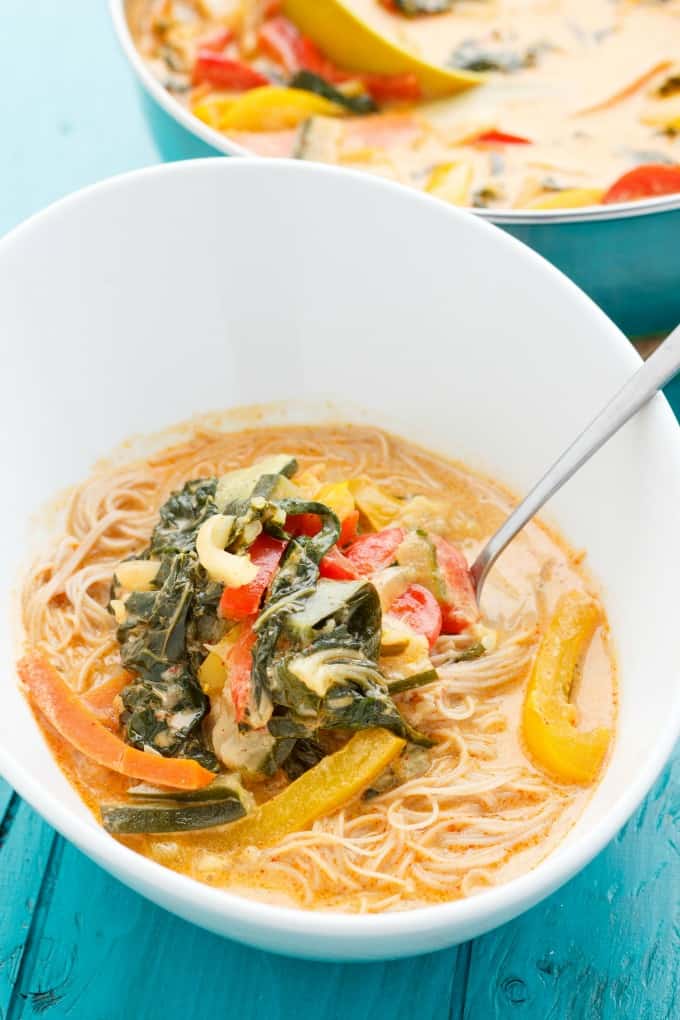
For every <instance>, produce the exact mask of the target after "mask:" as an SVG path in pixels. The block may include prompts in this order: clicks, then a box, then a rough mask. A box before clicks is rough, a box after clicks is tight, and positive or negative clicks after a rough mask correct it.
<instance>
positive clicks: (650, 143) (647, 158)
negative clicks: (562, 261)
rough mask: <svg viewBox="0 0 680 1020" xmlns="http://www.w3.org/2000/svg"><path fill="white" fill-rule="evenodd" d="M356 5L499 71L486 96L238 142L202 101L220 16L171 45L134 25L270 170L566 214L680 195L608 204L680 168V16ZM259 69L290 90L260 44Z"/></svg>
mask: <svg viewBox="0 0 680 1020" xmlns="http://www.w3.org/2000/svg"><path fill="white" fill-rule="evenodd" d="M349 5H350V6H351V7H352V8H353V9H354V10H355V11H356V12H357V13H358V14H360V15H361V17H362V18H363V19H364V20H365V21H366V22H367V23H368V24H370V25H371V26H372V27H374V28H375V29H377V30H378V31H379V32H380V33H381V34H382V35H383V36H385V37H387V38H388V39H390V40H392V41H394V42H396V43H398V44H399V45H401V46H402V47H404V48H406V49H408V50H410V51H411V52H413V53H415V54H417V55H418V56H419V57H422V58H424V59H427V60H428V61H429V62H431V63H434V64H440V65H449V66H451V65H453V66H458V67H461V68H463V69H469V70H473V71H477V70H481V71H485V72H486V73H487V79H486V81H485V82H484V84H482V85H480V86H478V87H476V88H471V89H469V90H468V91H466V92H464V93H458V94H456V95H454V96H452V97H451V98H448V99H444V100H439V101H437V102H419V103H414V102H410V103H409V102H406V103H405V102H403V101H402V102H391V101H390V100H387V101H386V102H383V101H382V100H380V101H379V102H378V106H379V108H380V113H379V114H378V115H375V114H374V115H372V116H370V117H356V116H349V117H348V118H345V119H343V118H342V117H341V118H340V119H338V120H335V119H332V118H330V117H326V116H323V115H321V116H311V118H310V119H304V121H303V123H301V124H300V125H298V126H295V125H293V124H292V123H291V124H290V125H289V129H288V130H285V131H271V130H267V128H268V127H269V126H271V124H270V122H269V121H268V119H267V116H266V115H264V116H263V118H262V120H261V122H260V123H259V124H258V121H257V119H254V120H253V119H250V120H248V121H247V122H246V121H243V122H242V124H241V126H242V127H245V128H246V130H240V127H239V123H240V122H239V118H238V117H236V118H235V119H234V115H233V114H232V115H231V122H230V124H231V126H230V127H229V128H227V127H226V126H225V127H222V125H221V121H220V110H221V109H224V107H220V100H219V96H220V95H221V96H223V97H224V98H226V99H227V100H229V96H230V93H227V92H225V91H224V89H222V90H217V89H216V88H214V87H211V85H210V84H207V83H206V82H201V83H199V84H198V85H197V86H196V85H194V87H193V88H192V87H191V75H190V74H189V73H188V69H190V68H191V66H192V65H193V62H194V59H195V55H196V37H197V35H198V36H199V37H201V38H205V37H206V33H208V34H209V33H210V31H212V30H214V28H215V26H216V24H218V23H221V22H220V21H219V19H217V18H210V17H207V15H206V12H207V11H210V10H211V9H215V10H217V9H218V7H220V5H214V4H211V3H205V4H201V5H200V10H199V12H198V13H197V8H198V7H199V5H196V4H193V3H184V4H182V8H183V11H184V15H183V17H182V19H181V24H178V25H176V26H175V27H170V28H167V27H164V28H163V29H162V31H159V30H158V28H154V27H153V26H154V25H158V19H157V20H156V22H154V20H153V18H150V16H149V5H148V3H143V4H142V5H141V6H138V7H136V9H135V10H136V15H135V17H134V18H133V24H134V25H136V28H137V40H138V45H139V47H140V49H141V51H142V53H143V54H144V55H145V56H146V57H147V58H148V59H149V60H150V63H151V67H152V69H153V70H154V72H155V73H156V74H157V75H158V76H159V77H160V79H161V80H162V81H163V82H164V83H165V84H166V86H167V87H169V88H170V89H171V91H173V90H174V92H175V94H176V96H177V97H178V98H179V99H180V101H182V102H184V103H186V104H187V105H188V106H189V107H190V108H191V109H193V110H194V112H195V113H196V114H197V115H198V116H199V117H201V118H202V119H204V120H206V121H207V122H208V123H209V124H210V125H211V126H213V127H217V128H218V129H223V130H224V131H225V134H227V135H229V136H230V137H232V138H233V139H234V140H235V141H237V142H240V143H242V144H243V145H245V146H246V147H248V148H251V149H253V150H254V151H256V152H259V153H262V154H263V155H296V156H297V157H299V158H310V159H316V160H319V161H323V162H336V163H340V164H342V165H346V166H350V167H356V168H363V169H366V170H369V171H372V172H375V173H378V174H381V175H384V176H387V177H390V178H395V179H398V180H400V181H402V182H404V183H409V184H412V185H415V186H416V187H420V188H424V189H426V190H429V191H431V192H432V193H435V194H437V195H439V196H440V197H442V198H444V199H446V200H448V201H451V202H453V203H454V204H460V205H474V206H477V207H489V208H494V207H498V208H543V207H545V208H564V207H574V206H579V205H588V204H597V203H599V202H601V201H602V200H603V199H604V200H605V201H613V200H625V199H626V198H643V197H646V195H649V194H655V193H656V194H658V193H659V189H661V190H663V191H664V192H670V191H680V171H678V174H677V175H675V176H673V174H669V173H668V171H666V172H665V173H664V171H663V170H662V171H661V176H660V177H659V175H658V174H657V177H656V178H655V179H654V180H650V179H649V178H646V179H643V180H636V181H634V182H633V184H632V186H631V187H629V188H627V189H626V190H625V191H624V192H623V193H619V194H618V195H617V194H616V193H614V194H613V195H609V196H607V192H608V189H611V188H612V186H613V185H614V184H615V182H617V181H619V179H620V178H621V176H622V175H623V174H625V173H627V172H629V171H630V170H631V169H632V168H634V167H637V166H647V165H652V166H655V167H658V166H659V165H661V166H662V167H663V166H664V165H669V166H674V165H676V164H678V162H680V148H679V145H680V143H679V142H678V138H677V133H678V130H679V129H680V0H648V2H643V0H640V2H635V0H568V2H559V0H552V2H551V0H496V2H494V0H460V2H455V3H454V4H453V6H452V8H451V10H450V11H448V12H446V13H442V14H436V15H429V16H427V15H425V16H419V17H405V16H403V15H402V14H400V13H398V12H396V11H395V10H393V9H391V8H389V9H388V7H387V6H386V5H385V4H384V3H382V2H378V0H351V2H350V4H349ZM175 6H177V5H175ZM247 6H248V5H246V7H247ZM171 7H172V5H171V4H170V5H168V4H165V7H164V8H163V10H164V11H165V10H166V8H167V9H168V10H170V8H171ZM237 7H238V4H231V5H227V7H226V8H225V7H224V5H221V7H220V9H221V10H223V11H224V10H226V9H229V10H230V11H232V12H233V11H234V10H236V8H237ZM166 13H167V12H166ZM228 17H229V16H227V20H228ZM231 17H232V18H233V17H234V15H233V13H232V15H231ZM222 21H224V19H222ZM164 24H165V23H164ZM253 38H255V37H253ZM245 55H246V57H247V59H248V60H249V61H250V62H251V63H252V64H253V65H254V66H256V67H257V68H258V69H259V70H261V71H262V72H263V73H264V74H265V75H266V76H269V77H271V79H272V80H275V81H283V80H284V79H283V78H282V77H281V68H278V67H277V65H276V63H275V62H274V63H272V61H271V59H270V57H269V55H267V54H264V55H263V54H262V53H261V52H260V50H258V48H257V45H256V44H254V43H252V42H251V44H250V52H247V53H246V54H245ZM168 61H169V62H170V65H172V66H171V67H169V65H168ZM172 68H175V70H173V69H172ZM178 68H179V70H177V69H178ZM183 68H186V69H187V71H186V72H183V70H182V69H183ZM213 98H214V101H213ZM345 112H346V111H345Z"/></svg>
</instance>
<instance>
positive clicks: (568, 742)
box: [522, 591, 611, 784]
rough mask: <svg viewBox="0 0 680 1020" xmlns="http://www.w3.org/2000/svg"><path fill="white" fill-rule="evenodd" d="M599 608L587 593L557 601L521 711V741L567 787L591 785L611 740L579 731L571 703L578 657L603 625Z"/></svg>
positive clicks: (600, 732) (598, 732)
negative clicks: (523, 741) (568, 785)
mask: <svg viewBox="0 0 680 1020" xmlns="http://www.w3.org/2000/svg"><path fill="white" fill-rule="evenodd" d="M601 619H602V617H601V612H600V609H599V607H598V606H597V604H596V603H595V602H594V601H593V600H592V599H591V598H589V597H588V596H587V595H586V594H584V593H583V592H579V591H570V592H567V593H566V594H565V595H563V596H562V597H561V599H560V600H559V602H558V604H557V608H556V609H555V613H554V615H553V616H552V618H551V620H550V622H549V624H548V627H547V630H546V632H545V634H544V635H543V637H542V639H541V642H540V644H539V647H538V652H537V654H536V658H535V660H534V664H533V667H532V670H531V675H530V677H529V686H528V688H527V692H526V696H525V699H524V707H523V710H522V729H523V733H524V740H525V742H526V745H527V747H528V749H529V751H530V752H531V755H532V757H533V759H534V760H535V762H536V764H537V765H539V766H540V767H541V768H543V769H545V771H547V772H549V773H550V774H551V775H553V776H554V777H555V778H556V779H559V780H561V781H562V782H566V783H581V784H587V783H591V782H592V781H593V780H594V779H595V777H596V775H597V773H598V772H599V770H600V768H601V766H602V762H603V761H604V757H605V755H606V753H607V749H608V747H609V742H610V740H611V732H610V731H609V730H608V729H606V728H604V727H600V728H598V729H594V730H589V731H582V730H579V729H577V727H576V721H577V711H576V707H575V705H573V704H572V702H571V701H570V700H569V697H570V694H571V688H572V684H573V680H574V673H575V670H576V666H577V664H578V661H579V659H580V658H581V656H582V654H583V653H584V651H585V649H586V648H587V646H588V644H589V643H590V640H591V638H592V636H593V634H594V632H595V630H596V628H597V627H598V625H599V624H600V622H601Z"/></svg>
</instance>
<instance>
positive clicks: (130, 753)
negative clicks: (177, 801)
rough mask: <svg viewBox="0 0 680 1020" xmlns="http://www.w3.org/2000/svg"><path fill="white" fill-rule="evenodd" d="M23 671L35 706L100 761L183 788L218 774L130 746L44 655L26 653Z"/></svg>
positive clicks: (204, 783) (20, 667)
mask: <svg viewBox="0 0 680 1020" xmlns="http://www.w3.org/2000/svg"><path fill="white" fill-rule="evenodd" d="M18 670H19V676H20V677H21V681H22V683H23V684H24V687H25V688H26V691H27V693H28V695H29V697H30V699H31V701H32V703H33V704H34V705H35V707H36V708H37V709H38V710H39V711H40V712H41V713H42V714H43V715H44V716H45V718H46V719H47V720H48V722H50V723H51V725H52V726H54V728H55V730H57V732H58V733H60V734H61V736H62V737H63V738H64V739H65V740H67V741H68V743H69V744H71V745H72V746H73V747H75V748H76V750H78V751H80V752H81V754H84V755H85V756H86V757H87V758H90V759H91V760H92V761H95V762H97V764H98V765H103V766H104V767H105V768H108V769H111V770H112V771H113V772H120V773H121V774H122V775H124V776H131V777H132V778H134V779H142V780H144V781H145V782H147V783H156V784H158V785H160V786H173V787H177V788H178V789H180V790H195V789H196V790H197V789H200V788H201V787H203V786H207V785H208V784H209V783H212V781H213V779H214V778H215V777H214V775H213V773H212V772H209V771H208V770H207V769H205V768H203V767H202V766H201V765H199V764H198V762H196V761H189V760H187V759H182V758H163V757H162V756H161V755H158V754H153V753H152V752H149V751H138V750H137V749H136V748H134V747H129V746H128V745H127V744H125V743H124V742H123V741H122V740H121V739H120V738H119V737H117V736H115V734H113V733H111V731H110V730H109V729H107V728H106V726H104V725H103V723H101V722H100V721H99V720H98V719H97V717H96V716H95V714H94V712H93V711H92V710H91V709H90V708H88V707H87V705H86V704H85V702H84V701H83V700H82V699H81V698H79V697H78V695H77V694H76V693H75V691H73V690H71V688H70V687H69V686H68V684H67V683H66V682H65V681H64V680H63V679H62V678H61V677H60V675H59V674H58V673H57V671H56V669H54V667H53V666H51V665H50V664H49V663H48V662H47V661H46V660H45V659H44V658H43V657H42V656H41V655H39V654H37V653H33V654H30V655H27V656H25V657H24V658H23V659H21V661H20V662H19V665H18Z"/></svg>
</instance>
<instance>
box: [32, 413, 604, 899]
mask: <svg viewBox="0 0 680 1020" xmlns="http://www.w3.org/2000/svg"><path fill="white" fill-rule="evenodd" d="M282 449H286V450H294V451H295V455H296V457H297V459H298V461H299V465H300V470H301V471H302V472H309V471H311V472H317V474H318V475H319V477H320V478H323V480H330V481H333V480H335V479H338V478H349V477H356V476H361V475H368V476H370V478H371V479H372V480H373V481H375V482H376V483H377V484H378V485H380V486H381V487H382V488H383V489H385V490H387V491H388V492H389V493H390V494H391V495H393V496H396V497H411V496H413V494H414V493H417V494H423V495H424V496H428V497H433V498H435V499H438V500H441V501H442V502H443V503H445V505H446V508H447V511H446V513H447V516H446V534H447V537H448V538H450V539H451V540H452V541H454V542H456V543H457V544H458V545H459V546H460V547H461V548H462V549H463V550H464V551H465V553H466V556H467V558H468V561H470V559H471V558H473V557H474V555H475V553H476V551H477V550H478V549H479V548H480V547H481V545H482V544H483V541H484V539H485V538H486V537H487V536H488V535H489V534H490V533H491V532H492V531H493V530H494V529H495V527H496V526H497V525H498V524H499V523H500V521H501V520H502V518H503V516H504V514H505V513H506V512H507V508H508V506H509V505H510V500H509V497H508V496H507V494H506V493H505V492H504V491H503V490H502V489H500V488H499V487H498V486H496V485H495V484H494V483H492V482H490V481H488V480H485V479H483V478H481V477H479V476H476V475H474V474H473V473H471V472H470V471H468V470H467V469H465V468H463V467H461V466H460V465H457V464H453V463H450V462H447V461H445V460H443V459H441V458H440V457H437V456H435V455H433V454H430V453H428V452H426V451H424V450H422V449H420V448H418V447H416V446H414V445H411V444H410V443H408V442H406V441H404V440H402V439H398V438H396V437H393V436H391V435H388V434H386V433H384V432H382V431H380V430H378V429H376V428H368V427H363V426H362V427H359V426H348V425H337V426H326V425H324V426H314V427H311V426H310V427H302V426H286V427H285V428H284V427H263V428H253V429H249V430H246V431H242V432H223V431H220V430H218V429H216V428H212V427H207V426H198V427H196V428H195V429H194V431H193V433H192V435H191V436H190V438H188V439H187V440H185V441H183V442H182V443H181V444H179V445H176V446H173V447H171V448H169V449H166V450H163V451H162V452H159V453H157V454H155V455H153V456H150V457H148V458H147V459H145V460H143V461H139V462H137V463H133V464H126V465H123V466H117V467H113V468H111V467H109V468H103V469H101V470H99V471H98V472H97V473H96V474H94V475H93V476H92V477H91V478H90V479H89V480H88V481H86V482H85V483H84V484H83V485H81V486H80V487H79V488H78V489H76V490H75V491H74V492H73V493H72V495H71V496H70V499H69V502H68V505H67V506H66V509H65V519H64V528H63V535H62V537H61V539H60V540H59V541H58V542H57V543H56V544H54V545H53V548H52V549H51V551H50V553H49V555H44V556H43V557H42V558H41V559H40V560H39V561H38V562H37V563H35V564H34V566H33V568H32V570H31V572H30V574H29V576H28V577H27V579H26V583H25V585H24V588H23V593H22V619H23V626H24V630H25V640H26V643H27V645H28V646H29V647H31V648H33V649H36V650H37V651H39V652H41V653H42V654H43V655H44V656H45V658H46V659H47V660H48V661H49V662H50V663H51V664H52V665H53V666H54V667H55V668H56V669H57V670H58V671H59V673H60V674H61V675H62V677H64V678H65V679H66V680H67V681H68V683H69V684H70V685H72V687H73V688H74V689H75V691H77V692H78V693H80V694H83V695H85V694H86V693H87V692H91V691H92V690H93V689H96V688H97V687H98V685H100V684H101V683H103V682H105V681H107V680H110V679H111V678H112V677H115V676H116V675H120V672H121V663H120V650H119V646H118V642H117V640H116V630H115V623H114V620H113V617H112V615H111V613H110V612H109V610H108V609H107V603H108V599H109V594H110V588H111V581H112V576H113V574H114V571H115V567H116V565H117V564H118V563H120V561H121V560H123V559H125V558H126V557H128V556H130V555H132V554H138V553H139V552H140V551H141V550H143V549H144V548H145V547H146V546H147V545H148V541H149V535H150V533H151V531H152V529H153V527H154V524H155V522H156V520H157V517H158V510H159V507H160V506H161V504H162V503H163V502H164V501H165V500H166V499H167V498H168V496H169V494H170V493H171V492H173V491H175V490H178V489H180V488H181V487H182V486H183V485H184V483H185V482H186V481H188V480H190V479H196V478H202V477H207V476H220V475H222V474H223V473H225V472H226V471H229V470H231V469H235V468H239V467H243V466H247V465H250V464H252V463H253V462H255V461H257V460H258V459H260V458H263V457H265V456H267V455H270V454H275V453H279V452H280V451H281V450H282ZM407 512H408V511H405V513H407ZM580 560H581V557H580V555H579V554H576V553H574V552H572V551H571V550H569V549H568V548H567V547H566V546H565V545H564V543H563V542H561V540H559V539H558V538H557V537H556V536H555V535H554V534H553V533H551V532H550V531H549V530H548V529H547V528H546V527H544V526H543V525H541V524H540V523H532V524H530V525H529V526H528V527H527V528H526V530H525V532H524V533H523V534H522V536H520V538H519V539H518V540H517V541H516V542H515V543H514V545H513V546H512V547H511V549H510V550H509V551H508V552H507V553H506V554H505V556H504V557H503V560H502V561H501V563H500V565H499V567H498V568H497V569H496V570H495V571H494V573H493V575H492V577H491V578H490V579H489V581H488V588H487V589H486V591H485V600H484V609H485V624H487V625H488V628H489V631H488V632H489V635H492V636H491V637H490V639H489V645H488V650H487V654H485V655H483V656H482V657H481V658H476V659H471V660H468V661H466V660H465V659H463V660H462V661H461V660H460V652H461V648H463V646H464V641H463V638H462V635H455V634H452V635H448V636H441V637H440V638H439V640H438V641H437V643H436V645H435V647H434V649H433V652H432V662H433V664H434V666H436V668H437V671H438V674H439V681H438V682H437V683H432V684H430V685H429V686H425V687H422V688H419V689H417V690H412V691H408V692H407V693H404V694H402V695H399V696H398V702H399V708H400V710H401V712H402V714H403V716H404V717H405V718H406V719H407V720H408V722H409V723H411V724H412V725H413V726H414V727H416V728H417V729H418V730H419V731H421V732H423V733H425V734H427V736H429V737H430V738H432V740H433V741H434V742H435V743H434V746H433V748H432V749H431V750H425V749H420V748H418V749H416V752H415V753H414V754H413V755H412V756H410V761H411V764H410V765H409V766H408V767H406V766H405V767H404V770H402V772H400V780H401V781H400V782H399V783H398V785H396V786H395V785H392V786H390V785H389V784H388V785H387V786H383V787H381V784H380V783H376V784H375V788H369V789H368V790H367V791H364V793H363V795H361V796H359V797H358V798H355V799H354V800H352V801H350V802H349V803H348V804H346V805H345V806H344V807H343V808H341V809H340V810H336V811H335V812H333V813H332V814H330V815H329V816H327V817H323V818H321V819H319V820H317V821H316V822H315V823H314V824H313V826H312V827H311V828H310V829H306V830H303V831H297V832H294V833H292V834H290V835H288V836H286V837H285V838H283V839H282V840H281V841H279V842H278V843H277V844H276V845H274V846H270V847H265V848H262V849H257V848H256V847H248V848H247V849H246V850H245V851H243V852H238V853H228V852H227V853H220V852H215V851H214V849H212V848H210V847H209V846H203V845H202V834H201V833H200V832H198V833H195V834H191V836H183V837H182V838H181V839H178V838H175V836H174V834H173V833H167V834H163V835H152V834H144V835H127V836H121V837H119V838H121V839H122V840H123V841H124V842H126V843H127V844H128V845H130V846H132V847H133V848H135V849H137V850H139V851H140V852H142V853H145V854H146V855H148V856H151V857H152V858H154V859H156V860H157V861H159V862H161V863H163V864H165V865H167V866H169V867H171V868H174V869H176V870H179V871H182V872H184V873H186V874H189V875H191V876H193V877H195V878H197V879H199V880H201V881H203V882H206V883H210V884H213V885H215V886H220V887H228V888H230V889H233V890H237V891H239V892H241V893H243V894H245V895H249V896H255V897H260V898H267V899H268V900H269V901H274V902H281V903H286V904H292V905H299V906H302V907H305V908H316V909H319V908H321V909H332V910H342V911H359V912H366V911H369V912H374V911H383V910H397V909H406V908H412V907H415V906H419V905H423V904H425V903H430V902H437V901H442V900H451V899H455V898H459V897H465V896H468V895H470V894H472V893H475V892H477V891H479V890H481V889H484V888H487V887H489V886H492V885H495V884H496V883H499V882H503V881H506V880H508V879H509V878H511V877H512V876H514V875H516V874H518V873H521V872H523V871H526V870H527V869H528V868H530V867H532V866H534V865H535V863H537V862H538V861H539V860H540V859H541V858H542V857H543V856H545V854H546V853H547V852H549V851H550V850H551V849H552V848H553V847H554V846H555V845H556V843H557V842H558V841H559V840H560V839H562V838H563V837H564V835H565V833H566V832H567V831H568V829H569V827H570V826H571V825H572V824H573V823H574V821H575V820H576V818H577V817H578V815H579V813H580V812H581V811H582V810H583V808H584V805H585V803H586V799H587V797H588V795H589V791H588V790H587V789H585V788H584V787H582V786H577V785H571V784H565V783H561V782H558V781H557V780H556V779H552V778H550V776H549V775H548V774H547V773H545V772H544V771H542V770H541V769H539V768H538V767H536V765H535V764H534V763H533V761H532V759H531V757H530V755H528V754H527V753H526V751H525V749H524V746H523V743H522V737H521V733H520V715H521V706H522V698H523V696H524V689H525V685H526V680H527V676H528V673H529V669H530V667H531V663H532V660H533V658H534V656H535V654H536V650H537V645H538V641H539V637H540V634H541V632H542V630H544V628H545V625H546V620H547V618H548V616H549V614H550V613H551V612H552V610H553V609H554V606H555V604H556V602H557V599H558V597H559V596H560V594H562V593H563V592H564V591H566V590H567V589H574V588H576V589H580V590H583V591H590V590H591V585H590V583H589V581H588V579H587V577H586V576H585V574H584V572H583V570H582V567H581V564H580ZM577 696H578V703H579V711H580V713H581V717H582V719H585V720H586V722H587V723H588V724H589V725H591V724H595V725H606V726H612V725H613V721H614V715H615V697H616V691H615V670H614V664H613V659H612V654H611V651H610V649H609V644H608V637H607V631H606V628H605V627H604V626H603V627H600V628H599V629H598V631H597V633H596V635H595V638H594V640H593V642H592V644H591V646H590V649H589V651H588V654H587V656H586V659H585V661H584V662H583V664H582V668H581V677H580V683H579V685H578V695H577ZM41 723H42V724H43V726H44V728H45V732H46V733H47V736H48V739H49V740H50V743H51V745H52V747H53V749H54V750H55V752H56V753H57V755H58V757H59V760H60V762H61V764H62V767H63V768H64V769H65V771H66V772H67V774H68V775H69V777H70V778H71V780H72V781H73V782H74V783H75V784H76V785H77V787H78V789H79V790H80V792H81V794H82V795H83V796H84V798H85V800H86V801H87V802H88V803H89V804H90V805H91V806H92V805H94V803H95V802H97V801H98V800H100V799H101V797H102V796H103V795H107V794H108V795H109V796H110V795H111V791H112V790H113V791H114V792H121V791H125V789H126V784H125V781H124V780H122V779H121V778H120V777H118V776H113V775H112V773H110V772H109V771H108V770H107V769H104V768H102V767H100V766H98V765H95V764H94V763H92V762H90V761H88V760H87V759H86V758H85V756H84V755H82V754H80V753H79V752H77V751H75V750H73V749H72V748H70V747H69V746H68V744H67V743H66V742H65V741H64V740H63V739H62V738H61V737H60V736H59V735H58V734H57V733H56V732H55V731H54V730H53V729H52V728H51V727H50V726H49V724H48V723H47V722H45V721H43V720H42V719H41ZM409 770H410V771H409ZM282 785H283V780H282V779H281V777H280V776H274V777H273V778H271V779H268V780H265V782H264V783H258V784H253V785H252V789H253V791H254V793H255V796H256V799H257V800H258V801H260V800H264V799H266V798H267V797H270V796H272V794H274V793H275V792H277V790H280V789H281V788H282Z"/></svg>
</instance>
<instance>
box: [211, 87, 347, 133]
mask: <svg viewBox="0 0 680 1020" xmlns="http://www.w3.org/2000/svg"><path fill="white" fill-rule="evenodd" d="M344 113H345V108H344V107H343V106H340V105H339V104H338V103H332V102H330V100H328V99H324V98H323V97H322V96H316V95H314V94H313V93H311V92H303V91H302V89H291V88H283V87H282V86H278V85H262V86H261V87H260V88H254V89H251V90H250V91H249V92H244V93H243V94H242V95H240V96H239V98H238V99H237V100H235V102H234V104H233V105H232V106H231V107H230V108H229V109H228V110H227V111H226V112H225V114H224V117H223V118H222V127H223V130H224V131H230V130H232V129H233V130H235V131H281V130H284V129H285V128H291V127H297V125H298V124H301V123H302V121H304V120H307V118H308V117H341V116H343V114H344Z"/></svg>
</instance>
